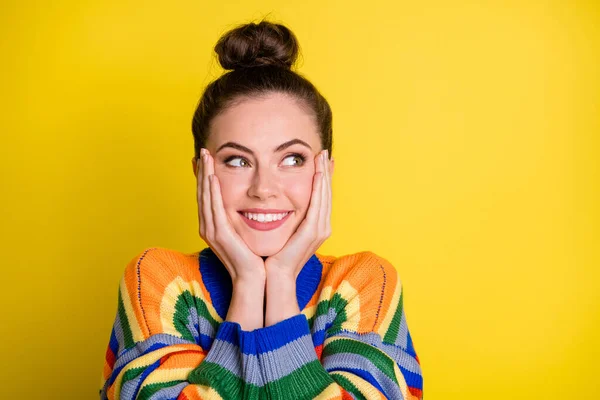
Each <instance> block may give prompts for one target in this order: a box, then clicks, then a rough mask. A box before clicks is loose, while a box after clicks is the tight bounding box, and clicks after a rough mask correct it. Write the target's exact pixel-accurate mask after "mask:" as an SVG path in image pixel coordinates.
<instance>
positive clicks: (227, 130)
mask: <svg viewBox="0 0 600 400" xmlns="http://www.w3.org/2000/svg"><path fill="white" fill-rule="evenodd" d="M291 139H300V140H303V141H305V142H307V143H308V144H309V145H310V146H311V147H312V148H313V150H314V151H315V152H316V151H319V150H320V148H321V141H320V138H319V133H318V130H317V125H316V123H315V118H314V116H313V115H312V113H309V112H308V110H307V109H306V108H305V107H302V106H300V104H298V102H297V101H296V100H295V99H294V98H293V97H291V96H289V95H286V94H284V93H271V94H268V95H264V96H261V97H256V98H247V99H243V100H241V101H238V102H236V103H235V104H234V105H232V106H230V107H228V108H227V109H225V110H224V111H223V112H222V113H221V114H219V115H218V116H216V117H215V118H214V119H213V120H212V122H211V126H210V134H209V137H208V143H207V147H218V146H220V144H223V143H226V142H229V141H232V142H237V143H240V144H243V145H245V146H247V147H250V148H251V149H255V150H257V151H266V150H269V151H271V150H272V149H274V148H275V147H277V146H278V145H280V144H281V143H284V142H286V141H288V140H291Z"/></svg>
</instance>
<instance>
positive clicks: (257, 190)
mask: <svg viewBox="0 0 600 400" xmlns="http://www.w3.org/2000/svg"><path fill="white" fill-rule="evenodd" d="M254 171H255V172H254V175H253V176H252V181H251V182H250V187H249V188H248V196H250V197H254V198H256V199H260V200H267V199H268V198H270V197H277V193H278V191H279V189H278V183H277V176H275V174H273V173H272V171H271V170H270V168H269V166H268V165H265V166H261V167H258V168H256V169H255V170H254Z"/></svg>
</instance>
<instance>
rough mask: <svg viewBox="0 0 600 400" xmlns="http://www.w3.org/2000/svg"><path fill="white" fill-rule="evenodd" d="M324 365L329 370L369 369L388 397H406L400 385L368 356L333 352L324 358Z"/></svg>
mask: <svg viewBox="0 0 600 400" xmlns="http://www.w3.org/2000/svg"><path fill="white" fill-rule="evenodd" d="M323 367H324V368H325V369H326V370H327V372H329V371H334V370H344V369H347V368H358V369H362V370H365V371H368V372H369V373H370V374H371V375H372V376H373V378H375V380H376V381H377V383H379V386H381V388H382V389H383V391H384V394H385V396H386V397H387V398H388V399H404V397H403V396H402V392H401V391H400V386H398V384H397V383H396V382H394V381H393V380H392V379H390V378H389V377H388V376H387V375H386V374H384V373H383V372H382V371H381V370H380V369H379V368H377V367H376V366H375V364H373V363H372V362H371V360H369V359H368V358H366V357H363V356H360V355H358V354H353V353H337V354H332V355H330V356H326V357H325V358H324V359H323Z"/></svg>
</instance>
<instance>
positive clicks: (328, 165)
mask: <svg viewBox="0 0 600 400" xmlns="http://www.w3.org/2000/svg"><path fill="white" fill-rule="evenodd" d="M327 155H329V153H327ZM325 167H326V168H325V170H326V171H327V179H326V180H325V186H326V187H327V215H326V221H327V226H328V227H330V226H331V207H332V201H333V188H332V186H331V182H332V180H331V161H330V160H329V157H326V158H325Z"/></svg>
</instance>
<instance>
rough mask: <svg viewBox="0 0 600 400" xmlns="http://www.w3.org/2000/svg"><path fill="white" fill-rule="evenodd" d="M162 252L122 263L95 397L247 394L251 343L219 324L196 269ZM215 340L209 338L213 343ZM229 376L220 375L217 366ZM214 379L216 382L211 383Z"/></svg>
mask: <svg viewBox="0 0 600 400" xmlns="http://www.w3.org/2000/svg"><path fill="white" fill-rule="evenodd" d="M178 257H179V256H178V255H175V254H171V253H169V252H168V251H165V250H164V249H160V248H157V249H146V250H145V251H144V252H142V253H141V254H140V255H139V256H137V257H135V258H134V259H132V260H131V261H130V262H129V264H128V265H127V267H126V269H125V272H124V275H123V277H122V279H121V281H120V284H119V291H118V305H117V313H116V317H115V321H114V324H113V327H112V331H111V335H110V339H109V344H108V348H107V351H106V360H105V364H104V371H103V375H102V382H101V389H100V398H101V399H111V400H112V399H132V400H133V399H185V400H192V399H200V398H208V397H210V396H209V395H210V394H211V393H214V390H215V389H218V391H219V392H220V393H222V394H224V398H232V399H233V398H244V397H246V396H248V395H251V396H250V397H253V396H254V395H252V394H253V393H254V392H258V390H259V388H258V386H256V385H253V384H252V382H254V381H256V380H257V379H256V377H255V375H256V374H257V373H258V372H259V371H258V369H257V368H255V367H254V365H255V364H256V363H257V361H256V355H255V342H254V339H253V338H252V340H247V339H248V338H249V337H248V334H247V333H246V332H244V331H242V330H241V329H240V325H239V324H237V323H233V322H229V321H223V320H222V319H221V318H220V317H219V315H218V314H217V313H216V311H215V310H214V308H213V307H212V305H211V303H210V301H209V300H208V298H207V297H208V294H207V293H206V292H204V291H203V289H202V288H201V286H200V284H199V280H200V277H199V272H198V271H197V270H194V269H193V268H190V265H189V263H188V264H187V265H185V262H184V261H182V260H181V259H178ZM213 338H214V339H213ZM220 365H226V366H227V368H228V370H230V371H232V372H230V373H229V375H227V376H226V377H225V378H224V377H223V375H222V374H220V371H219V366H220ZM217 377H218V379H217Z"/></svg>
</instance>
